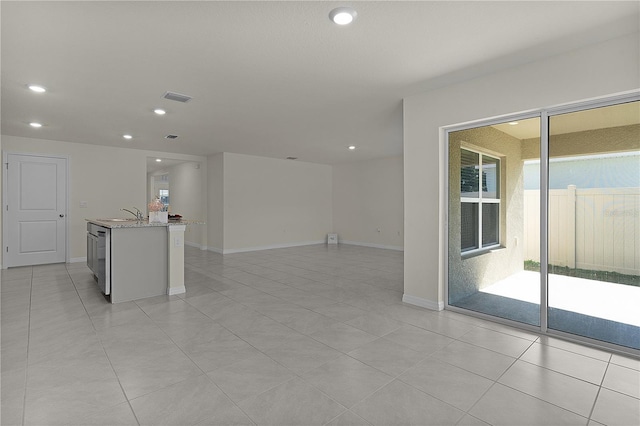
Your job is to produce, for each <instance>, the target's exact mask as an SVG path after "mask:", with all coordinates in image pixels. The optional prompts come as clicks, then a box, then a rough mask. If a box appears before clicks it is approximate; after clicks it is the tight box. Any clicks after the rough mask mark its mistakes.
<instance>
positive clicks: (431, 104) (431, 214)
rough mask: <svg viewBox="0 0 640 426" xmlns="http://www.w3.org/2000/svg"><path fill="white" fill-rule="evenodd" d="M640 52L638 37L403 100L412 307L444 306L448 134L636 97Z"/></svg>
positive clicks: (407, 272)
mask: <svg viewBox="0 0 640 426" xmlns="http://www.w3.org/2000/svg"><path fill="white" fill-rule="evenodd" d="M639 52H640V35H639V34H638V33H635V34H631V35H627V36H624V37H619V38H615V39H612V40H609V41H606V42H603V43H598V44H595V45H592V46H588V47H585V48H582V49H577V50H574V51H571V52H569V53H566V54H563V55H558V56H554V57H551V58H547V59H544V60H540V61H536V62H532V63H529V64H525V65H522V66H518V67H514V68H510V69H507V70H504V71H501V72H497V73H494V74H491V75H487V76H483V77H480V78H477V79H474V80H469V81H465V82H462V83H459V84H455V85H452V86H447V87H443V88H439V89H436V90H432V91H429V92H426V93H422V94H417V95H414V96H410V97H407V98H405V99H404V105H403V110H404V199H405V222H404V226H405V252H404V257H405V262H404V277H405V283H404V291H405V301H407V302H410V303H414V304H418V305H421V306H425V307H430V308H434V309H442V307H443V306H444V268H445V257H446V252H444V250H443V248H444V239H445V238H446V237H447V223H446V215H445V213H446V198H445V194H446V190H447V188H446V187H445V186H444V182H445V173H447V164H445V162H444V158H445V149H446V144H445V142H446V141H445V140H444V131H443V130H442V127H443V126H450V125H455V124H461V123H466V122H470V121H473V120H481V119H485V118H490V117H497V116H501V115H505V114H511V113H516V112H520V111H527V110H532V109H537V108H543V107H547V106H554V105H560V104H563V103H569V102H575V101H580V100H586V99H590V98H595V97H601V96H607V95H611V94H615V93H620V92H624V91H629V90H636V89H638V88H639V87H640V53H639ZM436 153H437V154H436ZM436 194H438V202H435V196H436Z"/></svg>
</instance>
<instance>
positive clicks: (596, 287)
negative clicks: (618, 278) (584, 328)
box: [480, 271, 640, 327]
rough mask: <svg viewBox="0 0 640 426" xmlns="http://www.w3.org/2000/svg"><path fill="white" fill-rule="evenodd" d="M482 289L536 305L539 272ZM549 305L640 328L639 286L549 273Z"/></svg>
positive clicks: (527, 272)
mask: <svg viewBox="0 0 640 426" xmlns="http://www.w3.org/2000/svg"><path fill="white" fill-rule="evenodd" d="M480 291H481V292H483V293H489V294H495V295H497V296H503V297H508V298H511V299H516V300H522V301H524V302H529V303H534V304H536V305H537V304H538V303H539V301H540V274H539V273H538V272H533V271H520V272H518V273H516V274H514V275H511V276H510V277H508V278H505V279H504V280H501V281H498V282H496V283H495V284H493V285H490V286H489V287H485V288H483V289H481V290H480ZM549 306H550V307H552V308H556V309H562V310H564V311H570V312H575V313H579V314H584V315H589V316H592V317H597V318H602V319H607V320H610V321H615V322H620V323H623V324H630V325H635V326H638V327H640V287H635V286H630V285H624V284H614V283H608V282H602V281H594V280H587V279H584V278H575V277H567V276H565V275H553V274H550V275H549Z"/></svg>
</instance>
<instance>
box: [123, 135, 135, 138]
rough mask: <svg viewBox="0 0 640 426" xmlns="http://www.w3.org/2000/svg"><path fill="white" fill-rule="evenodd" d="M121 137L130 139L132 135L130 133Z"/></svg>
mask: <svg viewBox="0 0 640 426" xmlns="http://www.w3.org/2000/svg"><path fill="white" fill-rule="evenodd" d="M122 137H123V138H125V139H132V138H133V136H131V135H122Z"/></svg>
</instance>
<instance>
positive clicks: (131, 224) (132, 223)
mask: <svg viewBox="0 0 640 426" xmlns="http://www.w3.org/2000/svg"><path fill="white" fill-rule="evenodd" d="M85 220H86V221H87V222H89V223H93V224H96V225H99V226H103V227H105V228H110V229H116V228H148V227H152V226H163V227H167V226H177V225H204V222H201V221H197V220H185V219H180V220H170V221H169V222H168V223H159V222H153V223H149V221H148V220H136V219H131V220H130V219H85Z"/></svg>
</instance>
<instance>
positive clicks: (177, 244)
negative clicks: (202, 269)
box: [173, 237, 182, 247]
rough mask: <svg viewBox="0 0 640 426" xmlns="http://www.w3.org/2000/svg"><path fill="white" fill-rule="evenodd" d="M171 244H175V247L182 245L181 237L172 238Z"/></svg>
mask: <svg viewBox="0 0 640 426" xmlns="http://www.w3.org/2000/svg"><path fill="white" fill-rule="evenodd" d="M173 245H174V246H176V247H182V238H180V237H176V238H175V239H174V240H173Z"/></svg>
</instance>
